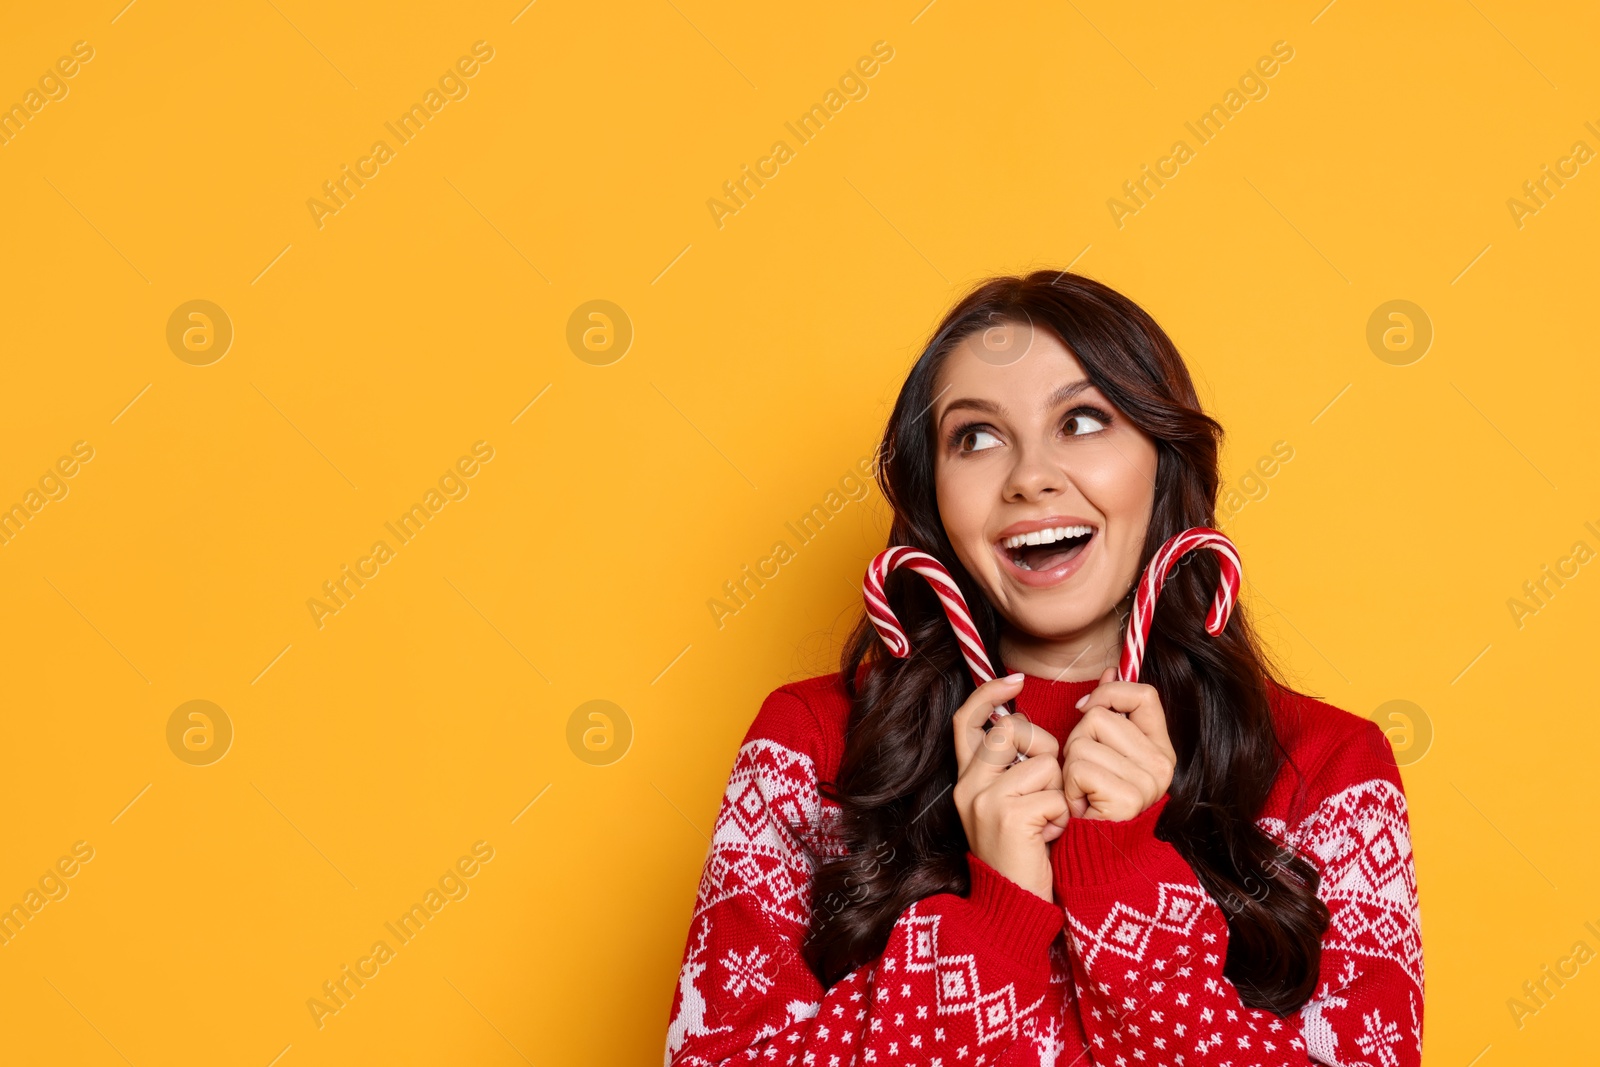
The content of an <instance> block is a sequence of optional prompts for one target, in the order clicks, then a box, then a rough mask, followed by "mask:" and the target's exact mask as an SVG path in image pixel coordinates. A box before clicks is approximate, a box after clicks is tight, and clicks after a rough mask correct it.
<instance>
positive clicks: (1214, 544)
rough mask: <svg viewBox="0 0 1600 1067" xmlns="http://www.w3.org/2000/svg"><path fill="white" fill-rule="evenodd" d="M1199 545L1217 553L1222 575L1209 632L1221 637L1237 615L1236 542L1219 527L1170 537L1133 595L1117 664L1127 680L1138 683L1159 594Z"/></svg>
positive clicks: (1121, 676) (1210, 614)
mask: <svg viewBox="0 0 1600 1067" xmlns="http://www.w3.org/2000/svg"><path fill="white" fill-rule="evenodd" d="M1197 548H1209V549H1211V551H1213V552H1215V553H1216V554H1217V557H1218V561H1219V563H1220V567H1221V571H1222V575H1221V579H1220V580H1219V581H1218V582H1217V595H1216V596H1215V597H1213V598H1212V600H1211V610H1210V611H1209V612H1208V613H1207V614H1206V633H1208V634H1210V635H1211V636H1212V637H1219V636H1221V634H1222V631H1223V629H1224V628H1225V627H1226V626H1227V625H1228V617H1229V616H1230V615H1232V614H1233V605H1234V604H1235V603H1236V602H1237V601H1238V599H1239V579H1240V577H1241V576H1242V570H1241V568H1240V564H1239V550H1238V549H1237V548H1235V547H1234V544H1233V542H1232V541H1230V540H1228V539H1227V537H1225V536H1224V535H1222V534H1221V533H1218V532H1217V531H1216V530H1211V529H1207V528H1206V527H1204V526H1196V527H1193V528H1191V529H1188V530H1185V531H1183V532H1182V533H1181V534H1177V535H1175V536H1174V537H1172V538H1170V539H1168V541H1167V543H1166V544H1164V545H1162V546H1161V548H1160V549H1158V550H1157V551H1156V554H1155V555H1154V556H1152V557H1151V558H1150V565H1149V566H1148V567H1146V568H1145V569H1144V574H1143V576H1141V577H1140V579H1139V589H1138V592H1137V593H1135V594H1134V597H1133V614H1131V615H1129V616H1128V636H1127V639H1126V640H1125V641H1124V642H1123V643H1122V661H1121V663H1120V664H1119V665H1118V666H1117V677H1118V678H1119V679H1121V680H1122V681H1124V682H1137V681H1138V680H1139V668H1140V666H1142V665H1143V663H1144V647H1145V639H1146V638H1147V637H1149V636H1150V622H1151V620H1152V619H1153V618H1154V617H1155V613H1156V597H1158V596H1160V595H1161V587H1162V585H1163V584H1164V583H1165V582H1166V580H1167V574H1168V572H1170V571H1171V570H1172V565H1173V564H1174V563H1176V562H1178V558H1179V557H1180V556H1184V555H1187V554H1188V553H1190V552H1193V551H1194V550H1195V549H1197Z"/></svg>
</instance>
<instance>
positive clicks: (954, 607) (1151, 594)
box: [863, 526, 1243, 760]
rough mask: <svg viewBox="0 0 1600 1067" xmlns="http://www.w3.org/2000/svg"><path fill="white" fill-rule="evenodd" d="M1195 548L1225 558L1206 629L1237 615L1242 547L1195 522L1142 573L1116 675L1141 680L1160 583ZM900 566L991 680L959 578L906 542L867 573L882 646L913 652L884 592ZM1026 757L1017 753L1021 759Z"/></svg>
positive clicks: (970, 665) (972, 665) (976, 670)
mask: <svg viewBox="0 0 1600 1067" xmlns="http://www.w3.org/2000/svg"><path fill="white" fill-rule="evenodd" d="M1197 548H1209V549H1211V550H1212V551H1213V552H1215V553H1216V554H1217V556H1218V557H1219V559H1220V562H1221V580H1220V581H1219V582H1218V585H1217V595H1216V596H1215V597H1214V598H1213V599H1212V601H1211V610H1210V612H1209V613H1208V614H1207V615H1206V632H1207V633H1209V634H1210V635H1211V636H1212V637H1216V636H1219V635H1220V634H1221V633H1222V631H1223V629H1224V628H1225V627H1226V626H1227V625H1228V618H1229V616H1231V615H1232V614H1233V605H1234V604H1235V603H1237V602H1238V599H1239V581H1240V578H1241V576H1242V573H1243V571H1242V568H1241V566H1240V563H1239V550H1238V549H1237V548H1236V547H1234V544H1233V542H1232V541H1230V540H1228V538H1227V537H1226V536H1224V535H1223V534H1222V533H1220V532H1218V531H1216V530H1212V529H1209V528H1207V527H1204V526H1196V527H1193V528H1191V529H1188V530H1185V531H1183V532H1182V533H1180V534H1177V535H1175V536H1173V537H1171V538H1169V539H1168V540H1167V543H1166V544H1164V545H1162V546H1161V548H1160V549H1159V550H1157V552H1156V554H1155V555H1154V556H1153V557H1151V559H1150V565H1149V566H1148V567H1146V568H1145V571H1144V574H1143V575H1142V576H1141V577H1140V579H1139V586H1138V590H1137V592H1136V593H1135V594H1134V600H1133V614H1132V615H1130V616H1129V617H1128V633H1127V638H1126V640H1125V641H1124V642H1123V648H1122V661H1121V663H1120V664H1119V666H1118V668H1117V677H1118V679H1120V680H1121V681H1125V682H1137V681H1138V680H1139V668H1140V666H1141V665H1142V664H1143V663H1144V650H1145V641H1146V639H1147V638H1148V637H1149V635H1150V622H1151V620H1152V619H1153V618H1154V616H1155V608H1156V598H1157V597H1158V596H1160V594H1161V587H1162V585H1163V584H1165V582H1166V580H1167V575H1168V574H1169V573H1170V572H1171V570H1172V567H1173V565H1174V564H1175V563H1177V561H1178V560H1179V558H1180V557H1182V556H1185V555H1187V554H1188V553H1190V552H1193V551H1194V550H1195V549H1197ZM897 567H906V568H908V569H909V570H913V571H916V572H917V573H918V574H920V575H922V576H923V577H924V578H926V579H927V580H928V584H929V585H931V586H932V587H933V591H934V593H935V594H936V595H937V596H938V597H939V602H940V604H942V605H943V606H944V613H945V616H946V618H948V619H949V620H950V625H951V627H952V628H953V629H954V630H955V634H956V642H957V643H958V644H959V645H960V647H961V655H962V658H963V659H965V660H966V661H967V669H968V670H969V671H971V672H972V679H973V681H974V683H976V684H977V685H982V684H983V683H984V682H988V681H991V680H993V679H994V677H995V672H994V668H993V667H991V666H990V664H989V654H988V652H986V651H985V650H984V647H983V641H982V640H981V639H980V638H979V636H978V628H977V627H976V626H975V625H973V622H972V613H971V611H970V610H968V608H967V601H966V598H965V597H963V596H962V595H961V590H960V589H959V588H958V587H957V586H956V583H955V579H953V578H951V577H950V572H949V571H948V570H946V569H945V566H944V564H942V563H940V562H939V561H938V560H937V559H935V558H934V557H932V556H930V555H929V554H928V553H926V552H923V551H921V550H920V549H915V548H911V547H910V546H908V545H896V546H894V547H893V548H887V549H884V550H883V551H882V552H880V553H878V554H877V555H876V556H874V557H873V558H872V562H871V563H870V564H868V565H867V577H866V580H865V582H864V583H863V589H864V592H865V594H866V601H867V617H868V618H869V619H871V620H872V625H873V627H874V628H876V629H877V631H878V636H879V637H880V638H882V639H883V643H884V645H886V646H887V647H888V649H889V654H890V655H892V656H894V657H895V658H896V659H905V658H906V657H907V656H909V655H911V641H910V639H909V638H907V637H906V632H905V631H904V630H903V629H901V628H900V622H899V620H897V619H896V618H895V617H894V612H893V611H892V610H890V608H889V601H888V598H887V597H886V596H885V595H884V592H883V583H884V579H885V578H886V577H887V576H888V574H889V572H890V571H892V570H894V569H895V568H897ZM1009 714H1011V709H1010V708H1009V707H1008V706H1006V705H1004V704H1002V705H999V706H998V707H996V708H995V709H994V715H992V716H990V719H991V721H995V720H997V719H998V718H999V717H1000V716H1002V715H1009ZM1022 758H1023V757H1020V756H1019V757H1018V759H1019V760H1020V759H1022Z"/></svg>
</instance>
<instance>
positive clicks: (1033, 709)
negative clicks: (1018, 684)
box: [1005, 665, 1100, 742]
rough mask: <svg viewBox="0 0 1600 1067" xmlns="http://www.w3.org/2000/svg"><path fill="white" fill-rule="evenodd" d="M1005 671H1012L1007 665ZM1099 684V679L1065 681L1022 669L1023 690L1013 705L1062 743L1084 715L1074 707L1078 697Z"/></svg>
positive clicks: (1030, 720) (1091, 690) (1007, 672)
mask: <svg viewBox="0 0 1600 1067" xmlns="http://www.w3.org/2000/svg"><path fill="white" fill-rule="evenodd" d="M1005 673H1006V674H1011V673H1013V672H1012V670H1011V669H1010V667H1009V665H1008V666H1007V668H1006V671H1005ZM1099 684H1100V680H1099V679H1098V678H1086V679H1084V680H1083V681H1064V680H1059V679H1055V678H1045V677H1041V676H1039V675H1037V674H1028V673H1026V672H1024V674H1023V677H1022V692H1021V693H1019V694H1017V697H1016V700H1015V706H1016V709H1017V710H1018V711H1020V712H1022V713H1023V714H1024V715H1026V716H1027V717H1028V721H1029V722H1031V723H1033V724H1034V725H1035V726H1038V727H1040V728H1041V729H1044V730H1046V731H1048V732H1049V733H1050V734H1051V735H1052V736H1054V737H1055V739H1056V740H1057V741H1058V742H1065V740H1066V737H1067V734H1069V733H1070V732H1071V731H1072V728H1073V727H1074V726H1076V725H1077V724H1078V720H1079V719H1081V718H1083V713H1082V712H1081V711H1079V710H1078V708H1077V707H1076V705H1077V703H1078V700H1079V698H1081V697H1083V696H1086V695H1087V694H1089V693H1091V692H1093V691H1094V689H1095V687H1096V686H1098V685H1099Z"/></svg>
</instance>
